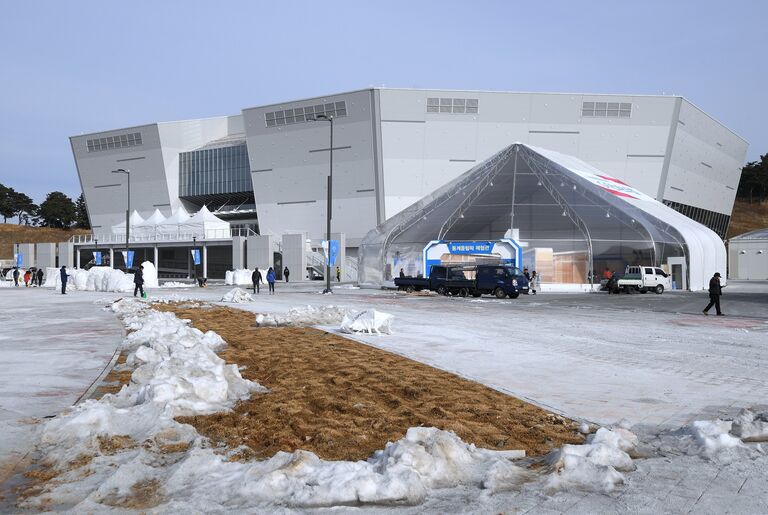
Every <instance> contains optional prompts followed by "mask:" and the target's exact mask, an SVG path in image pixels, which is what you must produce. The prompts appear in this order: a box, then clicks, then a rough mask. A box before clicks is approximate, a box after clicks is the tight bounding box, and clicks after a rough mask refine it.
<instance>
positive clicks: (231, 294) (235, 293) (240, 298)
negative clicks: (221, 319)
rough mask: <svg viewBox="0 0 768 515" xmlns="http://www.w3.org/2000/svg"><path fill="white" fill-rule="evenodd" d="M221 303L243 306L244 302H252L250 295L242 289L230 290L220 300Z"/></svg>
mask: <svg viewBox="0 0 768 515" xmlns="http://www.w3.org/2000/svg"><path fill="white" fill-rule="evenodd" d="M221 302H234V303H235V304H243V303H246V302H253V297H251V294H250V293H248V292H247V291H245V290H244V289H242V288H232V289H231V290H229V291H228V292H227V294H226V295H224V296H223V297H222V298H221Z"/></svg>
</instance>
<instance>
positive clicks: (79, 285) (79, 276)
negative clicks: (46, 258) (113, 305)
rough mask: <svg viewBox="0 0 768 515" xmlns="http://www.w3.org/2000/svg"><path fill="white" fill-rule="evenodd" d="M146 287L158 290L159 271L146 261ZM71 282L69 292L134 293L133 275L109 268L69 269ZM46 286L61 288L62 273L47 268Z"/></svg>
mask: <svg viewBox="0 0 768 515" xmlns="http://www.w3.org/2000/svg"><path fill="white" fill-rule="evenodd" d="M141 265H142V266H143V269H144V287H145V288H157V287H158V280H157V269H156V268H155V265H154V264H153V263H152V262H151V261H144V262H143V263H142V264H141ZM67 273H68V274H69V280H68V281H67V289H68V290H82V291H115V292H128V291H133V288H134V284H133V274H126V273H125V272H123V271H122V270H117V269H115V268H110V267H108V266H94V267H91V268H90V269H88V270H83V269H81V268H67ZM45 286H48V287H55V288H61V271H60V269H58V268H47V269H46V278H45Z"/></svg>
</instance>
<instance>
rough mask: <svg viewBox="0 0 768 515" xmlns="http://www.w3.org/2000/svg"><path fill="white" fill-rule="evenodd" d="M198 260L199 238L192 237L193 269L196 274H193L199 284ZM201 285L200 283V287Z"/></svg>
mask: <svg viewBox="0 0 768 515" xmlns="http://www.w3.org/2000/svg"><path fill="white" fill-rule="evenodd" d="M196 259H197V236H192V267H193V268H194V273H193V274H192V279H194V280H195V282H197V262H196V261H195V260H196ZM199 284H200V283H198V286H199Z"/></svg>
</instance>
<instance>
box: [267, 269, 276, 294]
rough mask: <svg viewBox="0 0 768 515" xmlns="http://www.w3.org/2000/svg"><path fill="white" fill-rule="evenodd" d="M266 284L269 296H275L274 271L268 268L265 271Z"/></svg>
mask: <svg viewBox="0 0 768 515" xmlns="http://www.w3.org/2000/svg"><path fill="white" fill-rule="evenodd" d="M267 284H268V285H269V294H270V295H274V294H275V271H274V270H272V267H269V270H267Z"/></svg>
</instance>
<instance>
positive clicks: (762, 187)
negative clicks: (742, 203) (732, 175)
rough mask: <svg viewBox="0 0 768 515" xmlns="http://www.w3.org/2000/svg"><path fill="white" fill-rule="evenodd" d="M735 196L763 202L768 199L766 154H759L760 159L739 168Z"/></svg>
mask: <svg viewBox="0 0 768 515" xmlns="http://www.w3.org/2000/svg"><path fill="white" fill-rule="evenodd" d="M736 196H737V197H739V198H742V199H749V201H750V202H763V201H765V200H766V199H768V154H764V155H762V156H760V161H752V162H751V163H747V165H746V166H745V167H744V168H742V169H741V180H740V181H739V189H738V190H737V192H736Z"/></svg>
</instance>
